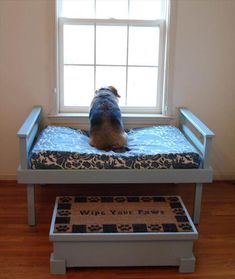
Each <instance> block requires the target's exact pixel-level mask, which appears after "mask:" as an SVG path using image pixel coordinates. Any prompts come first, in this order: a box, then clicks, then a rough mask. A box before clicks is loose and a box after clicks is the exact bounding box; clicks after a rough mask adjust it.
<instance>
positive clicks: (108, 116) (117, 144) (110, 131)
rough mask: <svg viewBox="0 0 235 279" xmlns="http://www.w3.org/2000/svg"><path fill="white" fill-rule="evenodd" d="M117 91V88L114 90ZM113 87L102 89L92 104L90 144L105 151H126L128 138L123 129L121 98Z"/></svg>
mask: <svg viewBox="0 0 235 279" xmlns="http://www.w3.org/2000/svg"><path fill="white" fill-rule="evenodd" d="M113 89H114V90H116V89H115V88H113ZM114 90H112V87H108V88H101V89H100V90H98V91H97V92H96V96H95V97H94V99H93V101H92V103H91V109H90V114H89V119H90V144H91V145H92V146H94V147H96V148H98V149H103V150H120V149H122V148H124V149H125V146H126V144H127V136H126V133H125V131H124V128H123V123H122V117H121V111H120V108H119V106H118V101H117V97H118V96H119V95H118V94H117V91H116V95H115V91H114Z"/></svg>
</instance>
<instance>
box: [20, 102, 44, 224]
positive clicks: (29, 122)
mask: <svg viewBox="0 0 235 279" xmlns="http://www.w3.org/2000/svg"><path fill="white" fill-rule="evenodd" d="M41 115H42V108H41V107H34V108H33V110H32V111H31V113H30V114H29V115H28V117H27V119H26V120H25V122H24V123H23V125H22V126H21V128H20V129H19V131H18V133H17V136H18V138H19V140H20V144H19V145H20V166H19V170H27V169H30V164H29V161H30V159H29V154H30V151H31V148H32V145H33V143H34V141H35V138H36V135H37V134H38V132H39V122H40V119H41ZM34 188H35V185H34V184H27V204H28V224H29V225H30V226H34V225H35V224H36V221H35V201H34Z"/></svg>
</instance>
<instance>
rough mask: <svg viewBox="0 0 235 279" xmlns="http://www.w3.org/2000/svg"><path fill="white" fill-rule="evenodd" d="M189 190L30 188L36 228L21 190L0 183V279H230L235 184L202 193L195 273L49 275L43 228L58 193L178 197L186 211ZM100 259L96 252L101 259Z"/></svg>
mask: <svg viewBox="0 0 235 279" xmlns="http://www.w3.org/2000/svg"><path fill="white" fill-rule="evenodd" d="M193 192H194V186H193V185H191V184H189V185H177V184H176V185H153V184H151V185H143V184H142V185H80V186H77V185H74V186H72V185H42V186H37V187H36V199H37V217H38V218H37V222H38V224H37V226H35V227H29V226H28V225H27V223H26V220H27V208H26V187H25V185H17V183H16V182H14V181H12V182H6V181H5V182H4V181H0V202H1V210H0V278H1V279H8V278H9V279H14V278H18V279H21V278H22V279H23V278H24V279H29V278H30V279H31V278H33V279H47V278H61V279H62V278H77V279H80V278H86V279H91V278H96V279H97V278H100V279H106V278H107V279H108V278H109V279H111V278H114V279H146V278H150V279H153V278H163V279H164V278H171V279H173V278H183V279H186V278H194V279H212V278H213V279H234V278H235V184H234V183H232V182H215V183H213V184H207V185H205V187H204V191H203V205H202V217H201V222H200V225H198V226H197V229H198V231H199V240H197V241H196V242H195V246H194V253H195V256H196V258H197V262H196V272H195V273H192V274H180V273H178V268H176V267H150V268H146V267H145V268H142V267H138V268H81V269H78V268H71V269H68V271H67V274H66V275H59V276H55V275H50V273H49V256H50V253H51V251H52V244H51V243H50V242H49V237H48V233H49V226H50V221H51V215H52V209H53V206H54V201H55V197H56V196H58V195H132V194H133V193H134V194H135V195H161V194H162V195H167V194H174V195H180V196H181V197H182V199H183V201H184V203H185V205H186V207H187V208H188V210H189V212H191V210H192V202H193ZM100 256H101V257H102V251H101V255H100Z"/></svg>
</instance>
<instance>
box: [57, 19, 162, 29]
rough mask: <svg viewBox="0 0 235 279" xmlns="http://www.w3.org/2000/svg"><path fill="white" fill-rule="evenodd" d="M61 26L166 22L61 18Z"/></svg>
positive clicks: (159, 20)
mask: <svg viewBox="0 0 235 279" xmlns="http://www.w3.org/2000/svg"><path fill="white" fill-rule="evenodd" d="M59 20H60V23H61V24H72V25H95V24H96V25H109V26H110V25H117V26H122V25H130V26H146V27H149V26H159V25H161V23H162V22H163V21H164V20H162V19H156V20H142V19H115V18H107V19H103V18H102V19H95V18H67V17H61V18H60V19H59Z"/></svg>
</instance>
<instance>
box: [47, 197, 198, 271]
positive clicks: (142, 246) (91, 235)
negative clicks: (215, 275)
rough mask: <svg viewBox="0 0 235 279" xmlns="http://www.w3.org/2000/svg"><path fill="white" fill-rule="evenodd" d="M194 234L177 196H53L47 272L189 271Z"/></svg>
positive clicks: (191, 269)
mask: <svg viewBox="0 0 235 279" xmlns="http://www.w3.org/2000/svg"><path fill="white" fill-rule="evenodd" d="M197 237H198V233H197V230H196V229H195V227H194V225H193V222H192V221H191V219H190V216H189V214H188V212H187V210H186V208H185V206H184V204H183V202H182V200H181V198H180V197H178V196H148V197H147V196H141V197H137V196H131V197H126V196H117V197H110V196H109V197H81V196H78V197H71V196H69V197H57V199H56V204H55V208H54V213H53V218H52V223H51V229H50V240H51V241H52V242H53V247H54V248H53V253H52V254H51V260H50V262H51V273H53V274H63V273H65V272H66V267H84V266H86V267H87V266H168V265H169V266H179V271H180V272H193V271H194V268H195V258H194V255H193V252H192V249H193V241H194V240H195V239H197Z"/></svg>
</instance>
